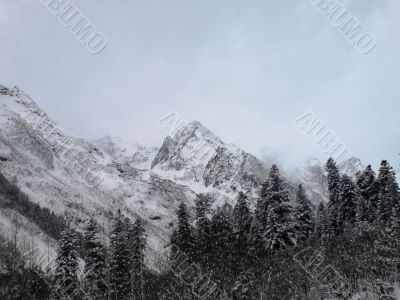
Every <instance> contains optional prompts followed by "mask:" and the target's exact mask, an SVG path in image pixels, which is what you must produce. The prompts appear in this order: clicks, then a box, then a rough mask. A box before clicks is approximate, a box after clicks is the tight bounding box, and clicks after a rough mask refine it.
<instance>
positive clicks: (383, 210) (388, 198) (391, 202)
mask: <svg viewBox="0 0 400 300" xmlns="http://www.w3.org/2000/svg"><path fill="white" fill-rule="evenodd" d="M377 182H378V188H379V194H378V220H379V222H380V224H381V225H382V226H387V225H388V223H390V220H391V215H392V210H393V208H394V206H395V204H396V201H397V199H398V193H399V187H398V184H397V182H396V176H395V173H394V171H393V168H392V167H391V166H390V165H389V163H388V162H387V161H386V160H383V161H382V162H381V166H380V168H379V175H378V178H377Z"/></svg>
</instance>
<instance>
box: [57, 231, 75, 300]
mask: <svg viewBox="0 0 400 300" xmlns="http://www.w3.org/2000/svg"><path fill="white" fill-rule="evenodd" d="M77 248H78V238H77V234H76V232H75V231H74V230H72V229H67V230H65V231H63V232H62V233H61V239H60V241H59V247H58V249H57V257H56V268H55V272H54V283H55V298H57V299H58V298H60V299H80V297H81V291H80V285H79V280H78V251H77Z"/></svg>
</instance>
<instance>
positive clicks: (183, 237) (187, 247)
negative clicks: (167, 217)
mask: <svg viewBox="0 0 400 300" xmlns="http://www.w3.org/2000/svg"><path fill="white" fill-rule="evenodd" d="M177 218H178V220H177V222H178V226H177V228H176V230H175V232H174V235H173V240H172V241H171V242H172V243H173V244H174V245H175V246H176V247H177V248H178V249H179V250H180V251H181V252H183V253H185V254H186V255H187V256H188V257H190V258H191V259H193V257H194V250H195V240H194V233H193V228H192V226H191V225H190V223H189V218H190V216H189V213H188V211H187V208H186V205H185V203H183V202H182V203H181V204H180V205H179V207H178V212H177Z"/></svg>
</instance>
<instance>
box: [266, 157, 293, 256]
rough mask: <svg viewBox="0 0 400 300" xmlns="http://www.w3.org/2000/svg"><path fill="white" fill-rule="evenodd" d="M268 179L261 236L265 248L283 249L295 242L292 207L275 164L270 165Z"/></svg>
mask: <svg viewBox="0 0 400 300" xmlns="http://www.w3.org/2000/svg"><path fill="white" fill-rule="evenodd" d="M269 180H270V188H269V190H268V210H267V221H266V224H261V226H262V229H263V230H264V231H263V233H262V237H263V239H264V242H265V247H266V248H268V249H271V250H276V249H284V248H286V247H287V246H293V245H295V244H296V234H295V228H294V227H295V226H294V216H293V209H292V207H291V206H290V204H289V196H288V192H287V190H286V188H285V186H284V182H283V180H282V178H281V177H280V174H279V169H278V167H277V166H276V165H273V166H272V167H271V171H270V175H269Z"/></svg>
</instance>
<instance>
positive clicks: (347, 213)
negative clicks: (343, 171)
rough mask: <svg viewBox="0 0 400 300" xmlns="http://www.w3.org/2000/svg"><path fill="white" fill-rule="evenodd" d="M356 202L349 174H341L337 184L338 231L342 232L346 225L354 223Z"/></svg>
mask: <svg viewBox="0 0 400 300" xmlns="http://www.w3.org/2000/svg"><path fill="white" fill-rule="evenodd" d="M357 203H358V197H357V192H356V188H355V186H354V183H353V181H352V180H351V179H350V177H349V176H347V175H343V177H342V179H341V180H340V185H339V206H338V217H337V226H338V228H337V229H338V232H342V231H343V229H344V227H345V226H346V225H351V224H354V223H355V221H356V212H357Z"/></svg>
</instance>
